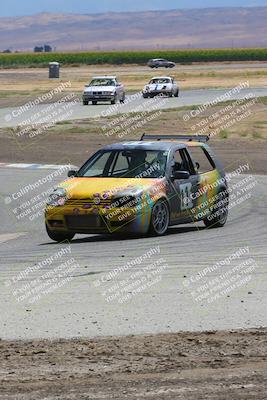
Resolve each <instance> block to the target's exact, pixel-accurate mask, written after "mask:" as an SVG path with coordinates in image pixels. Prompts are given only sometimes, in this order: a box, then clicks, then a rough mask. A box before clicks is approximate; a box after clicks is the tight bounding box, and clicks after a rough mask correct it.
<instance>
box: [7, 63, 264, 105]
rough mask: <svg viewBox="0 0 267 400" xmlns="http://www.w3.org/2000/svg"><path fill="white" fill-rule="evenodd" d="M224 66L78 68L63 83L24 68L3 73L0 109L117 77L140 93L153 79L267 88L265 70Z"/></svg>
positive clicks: (69, 71)
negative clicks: (58, 88) (56, 90)
mask: <svg viewBox="0 0 267 400" xmlns="http://www.w3.org/2000/svg"><path fill="white" fill-rule="evenodd" d="M222 65H223V64H205V65H192V66H178V67H177V68H176V69H174V70H171V71H170V70H151V69H149V68H147V67H145V66H143V67H142V66H135V65H124V66H110V65H106V66H105V65H102V66H99V67H97V66H87V67H86V66H76V67H72V68H71V67H67V68H62V71H61V79H60V80H51V79H50V80H49V79H48V71H47V69H46V68H38V69H31V68H22V69H8V70H0V87H1V92H0V107H4V106H12V105H14V106H15V105H20V104H23V103H24V102H26V101H27V100H29V99H32V98H35V97H37V96H38V95H40V94H42V93H46V92H48V91H50V90H52V89H53V88H55V87H56V86H58V85H59V84H60V83H61V82H66V81H70V82H71V88H69V89H68V90H67V91H72V92H75V93H77V94H81V93H82V90H83V87H84V85H85V84H86V83H88V82H89V80H90V79H91V77H92V76H93V75H98V74H99V75H102V74H111V75H113V74H114V75H117V76H118V77H119V79H120V81H121V82H123V83H124V84H125V87H126V90H127V91H139V90H141V89H142V88H143V86H144V85H145V83H147V82H148V80H149V79H151V77H152V76H154V75H171V76H173V77H174V78H175V79H176V80H177V82H178V83H179V85H180V86H181V89H192V88H195V89H199V88H225V87H234V86H236V85H238V84H239V82H241V81H246V80H249V83H250V86H251V87H260V86H265V85H266V81H267V63H266V69H265V68H261V69H260V70H259V68H256V67H253V64H251V67H250V68H248V65H247V64H246V68H245V69H236V68H231V67H229V66H228V67H227V69H221V66H222Z"/></svg>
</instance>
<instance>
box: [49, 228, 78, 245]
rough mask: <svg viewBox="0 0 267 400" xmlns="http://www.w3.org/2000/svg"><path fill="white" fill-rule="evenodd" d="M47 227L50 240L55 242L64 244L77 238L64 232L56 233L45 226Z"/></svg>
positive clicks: (73, 234)
mask: <svg viewBox="0 0 267 400" xmlns="http://www.w3.org/2000/svg"><path fill="white" fill-rule="evenodd" d="M45 227H46V232H47V234H48V236H49V237H50V239H52V240H54V241H55V242H58V243H60V242H64V241H66V240H69V241H70V240H72V239H73V238H74V236H75V233H63V232H54V231H51V230H50V229H49V228H48V226H47V225H45Z"/></svg>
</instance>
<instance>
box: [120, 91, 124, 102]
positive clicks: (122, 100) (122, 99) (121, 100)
mask: <svg viewBox="0 0 267 400" xmlns="http://www.w3.org/2000/svg"><path fill="white" fill-rule="evenodd" d="M124 102H125V93H123V95H122V98H121V99H120V103H121V104H123V103H124Z"/></svg>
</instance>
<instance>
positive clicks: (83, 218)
mask: <svg viewBox="0 0 267 400" xmlns="http://www.w3.org/2000/svg"><path fill="white" fill-rule="evenodd" d="M65 220H66V225H67V227H68V228H69V229H73V230H75V229H77V230H79V229H90V228H101V227H104V221H103V219H102V218H101V217H100V216H98V215H93V214H92V215H67V216H65Z"/></svg>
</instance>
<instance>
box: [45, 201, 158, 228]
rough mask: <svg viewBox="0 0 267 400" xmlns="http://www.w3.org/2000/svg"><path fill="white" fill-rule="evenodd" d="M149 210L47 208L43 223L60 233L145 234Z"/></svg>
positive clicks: (147, 226)
mask: <svg viewBox="0 0 267 400" xmlns="http://www.w3.org/2000/svg"><path fill="white" fill-rule="evenodd" d="M150 217H151V209H150V207H149V208H148V207H146V208H144V209H142V210H141V212H134V211H133V210H132V209H128V208H125V209H123V212H121V211H120V212H118V209H116V208H114V209H109V210H108V212H107V210H106V209H104V208H95V209H94V210H90V211H87V210H84V209H80V208H77V207H76V208H74V209H73V208H71V207H68V206H61V207H48V208H47V209H46V211H45V222H46V224H47V226H48V228H49V230H50V231H53V232H62V233H82V234H83V233H85V234H87V233H94V234H96V233H123V232H131V233H147V231H148V229H149V225H150Z"/></svg>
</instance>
